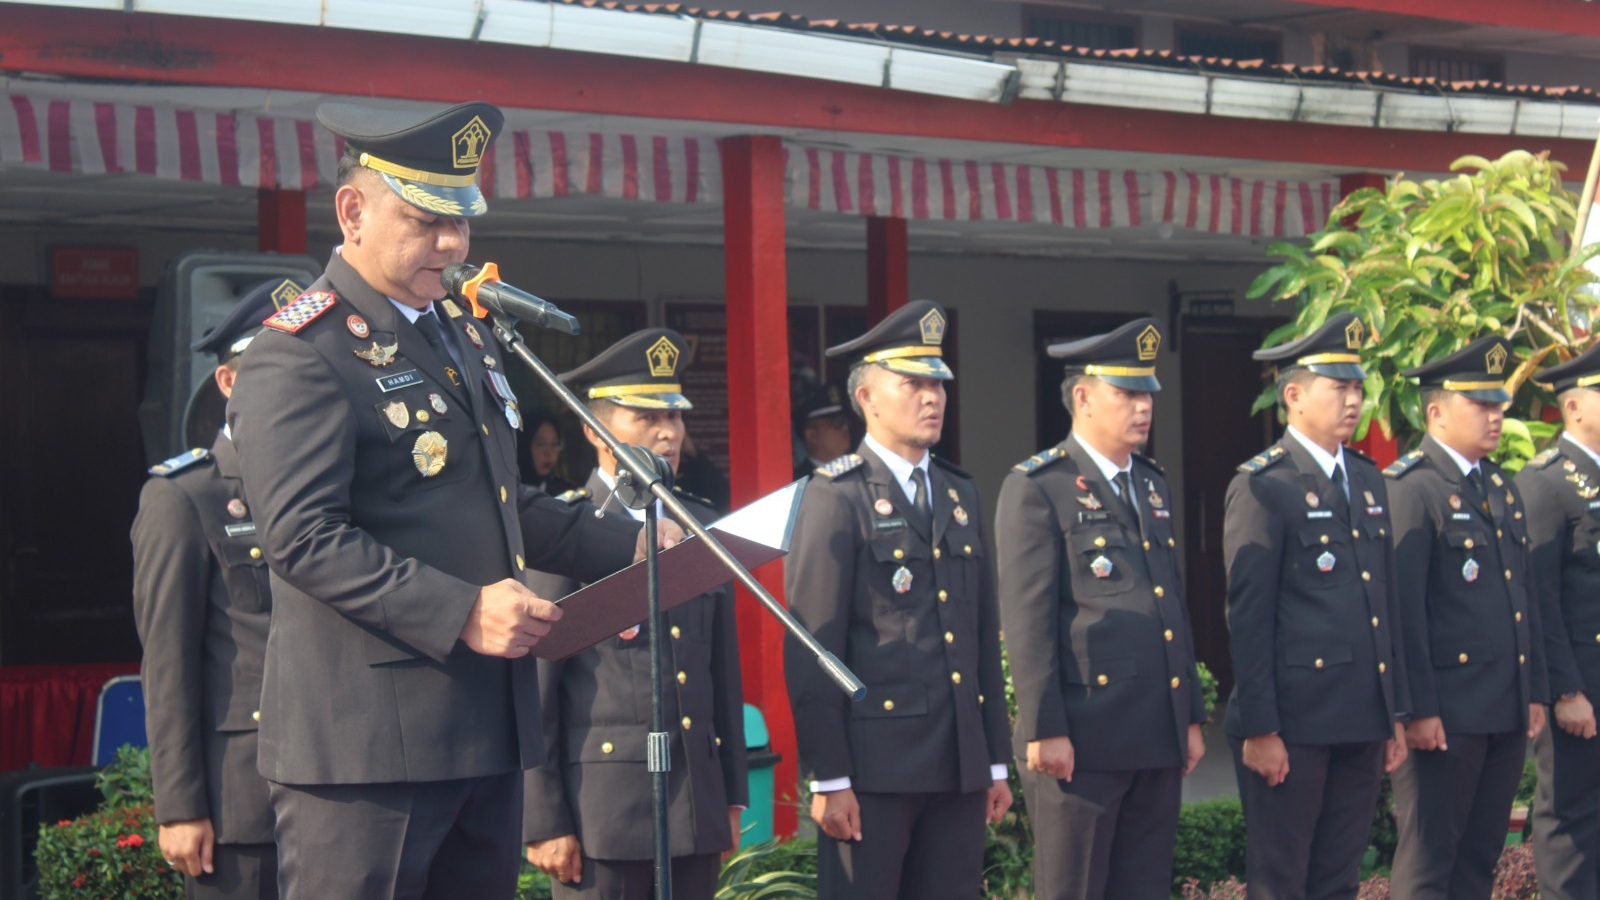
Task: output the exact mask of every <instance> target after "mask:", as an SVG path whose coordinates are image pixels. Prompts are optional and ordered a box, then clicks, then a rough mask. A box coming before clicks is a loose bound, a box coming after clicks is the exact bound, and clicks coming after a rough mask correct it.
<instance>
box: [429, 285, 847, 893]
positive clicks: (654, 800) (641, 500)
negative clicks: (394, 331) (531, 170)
mask: <svg viewBox="0 0 1600 900" xmlns="http://www.w3.org/2000/svg"><path fill="white" fill-rule="evenodd" d="M452 293H453V292H452ZM516 325H517V320H516V319H513V318H511V317H509V316H505V315H501V314H500V313H495V314H494V336H495V339H496V340H498V341H499V342H500V343H501V345H502V346H504V347H505V348H506V349H507V350H509V351H510V352H511V354H512V355H513V356H515V357H516V358H517V359H520V360H522V362H523V363H524V364H525V365H527V367H528V368H530V369H532V370H533V373H534V374H535V375H537V376H538V378H539V381H540V382H542V383H543V384H544V386H545V387H547V388H549V389H550V390H551V391H552V392H554V393H555V395H556V396H557V397H559V398H560V399H561V402H562V403H564V404H565V405H566V406H567V408H568V409H570V410H572V412H573V413H574V414H575V415H577V417H578V419H579V421H581V422H583V424H585V425H587V426H589V428H590V429H592V430H593V431H594V433H595V434H597V435H599V436H600V440H601V442H602V443H604V444H605V445H606V447H607V448H608V449H609V450H610V451H611V452H612V453H613V454H614V455H615V456H616V458H617V475H616V478H617V486H616V490H615V491H614V492H613V496H615V497H616V498H617V500H618V501H619V502H621V503H622V504H623V505H624V506H628V507H630V508H632V509H643V510H644V511H645V512H644V515H645V524H644V530H645V538H644V547H645V573H646V584H647V585H648V591H649V601H650V603H649V609H650V618H649V621H648V622H646V623H645V624H646V626H647V627H648V628H649V629H650V635H649V640H650V728H651V731H650V736H649V739H648V741H647V743H646V748H647V750H646V767H647V768H648V770H649V772H650V779H651V794H652V796H651V809H652V812H653V813H654V819H655V875H656V898H657V900H672V867H671V859H670V857H669V852H670V850H669V843H668V839H667V838H668V835H667V827H668V826H667V772H668V771H669V770H670V769H671V768H672V760H671V746H672V744H671V740H670V738H669V736H668V734H667V730H666V723H665V722H664V721H663V716H664V715H665V713H664V711H663V707H662V695H661V655H662V648H661V628H660V623H661V583H660V571H659V563H658V560H657V557H658V556H659V548H658V547H657V541H656V521H657V509H656V501H660V503H661V505H662V506H664V507H666V509H667V510H668V511H669V512H671V513H672V515H673V516H674V517H676V518H677V520H678V521H679V522H680V523H682V525H683V527H684V528H685V529H687V530H688V531H689V533H691V534H693V535H694V536H695V537H697V538H699V539H700V540H702V541H704V542H705V545H706V547H707V548H708V549H710V551H711V553H712V555H713V556H715V557H716V558H717V560H718V561H720V562H721V563H722V564H723V566H725V567H727V569H728V571H730V572H732V573H733V577H734V578H735V579H737V580H738V582H739V583H740V584H742V585H744V586H745V587H746V588H747V589H749V591H750V592H751V593H752V594H754V595H755V597H756V599H757V600H759V601H761V605H762V606H764V607H766V609H767V611H768V612H769V613H771V614H772V615H773V616H775V617H776V618H777V619H778V621H779V622H781V623H783V626H784V628H785V629H787V630H788V632H789V634H791V635H792V636H794V638H795V639H796V640H798V641H800V643H801V644H802V645H804V646H805V648H806V649H807V650H809V651H810V652H811V654H812V655H813V656H815V657H816V660H817V665H819V666H821V667H822V669H823V671H825V672H827V673H828V676H829V677H830V678H832V679H833V681H834V683H835V684H837V685H838V686H839V689H840V690H842V691H844V692H845V693H846V694H848V695H850V699H851V700H856V701H859V700H861V699H862V698H863V697H865V696H866V695H867V687H866V685H864V684H862V683H861V679H859V678H857V677H856V676H855V673H854V672H851V671H850V669H849V668H848V667H846V666H845V664H844V663H843V662H841V661H840V660H839V658H838V657H837V656H835V655H834V654H833V653H831V652H829V650H828V649H827V648H826V647H824V646H822V644H821V643H819V642H818V641H817V639H816V638H815V637H812V636H811V633H810V632H809V631H806V629H805V626H804V625H801V624H800V622H799V621H798V620H796V619H795V617H794V616H793V615H791V614H790V613H789V610H787V609H785V608H784V606H783V604H781V603H779V602H778V600H777V598H775V597H773V596H772V594H771V593H770V592H769V591H768V590H767V589H766V588H765V587H763V586H762V585H761V582H759V581H757V580H756V579H755V576H754V575H751V574H750V570H749V569H746V568H745V567H744V565H743V564H742V563H740V562H739V560H738V559H737V558H736V557H734V555H733V554H732V553H730V552H728V548H726V547H724V546H722V543H721V542H720V541H718V540H717V539H716V538H715V537H713V536H712V535H711V532H710V531H709V530H708V529H707V528H706V527H705V526H704V525H702V524H700V521H699V520H698V519H696V518H695V517H694V515H693V514H691V513H690V512H689V510H687V509H685V508H684V506H683V504H682V503H680V502H679V501H678V498H677V497H676V496H675V495H674V494H673V493H672V483H671V482H672V467H671V466H670V465H669V464H668V463H667V461H666V460H665V459H662V458H661V457H659V456H656V455H655V454H653V453H649V452H647V451H646V450H645V449H644V448H642V447H633V446H629V445H627V444H624V443H622V442H621V441H619V440H617V437H616V435H614V434H612V433H611V431H610V429H608V428H606V426H605V424H604V423H602V422H601V421H600V420H599V418H597V417H596V416H595V414H594V413H592V412H590V411H589V407H588V405H587V404H585V403H584V402H583V401H582V400H579V399H578V397H577V395H576V394H574V393H572V390H571V389H570V388H568V387H567V386H566V385H565V384H562V383H561V380H560V379H559V378H557V377H556V376H555V373H554V372H552V371H550V368H549V367H548V366H546V365H545V364H544V363H543V362H542V361H541V360H540V359H539V357H537V356H535V355H534V353H533V351H532V350H529V349H528V345H527V344H526V343H525V342H524V341H523V340H522V335H520V334H518V333H517V328H516Z"/></svg>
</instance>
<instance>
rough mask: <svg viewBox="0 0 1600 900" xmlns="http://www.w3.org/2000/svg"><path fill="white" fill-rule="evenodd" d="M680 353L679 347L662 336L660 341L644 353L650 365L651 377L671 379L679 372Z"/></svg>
mask: <svg viewBox="0 0 1600 900" xmlns="http://www.w3.org/2000/svg"><path fill="white" fill-rule="evenodd" d="M679 355H680V354H679V352H678V348H677V345H675V344H673V343H672V341H670V340H668V339H667V336H666V335H662V336H661V338H660V339H659V340H657V341H656V342H655V343H654V344H651V345H650V349H649V350H646V351H645V352H644V358H645V362H647V363H649V365H650V377H652V378H671V377H672V375H673V373H674V372H677V371H678V357H679Z"/></svg>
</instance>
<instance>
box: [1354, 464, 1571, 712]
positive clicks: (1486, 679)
mask: <svg viewBox="0 0 1600 900" xmlns="http://www.w3.org/2000/svg"><path fill="white" fill-rule="evenodd" d="M1478 465H1479V466H1480V468H1481V469H1482V471H1483V478H1484V485H1485V487H1486V488H1487V493H1488V496H1487V497H1482V496H1479V495H1478V493H1477V492H1476V491H1475V490H1474V489H1473V488H1472V486H1471V484H1470V483H1469V482H1468V481H1467V479H1466V478H1464V477H1463V476H1462V474H1461V468H1460V467H1459V466H1457V465H1456V462H1455V460H1454V459H1452V458H1451V457H1450V454H1449V452H1448V451H1446V450H1445V449H1444V447H1443V446H1441V445H1440V444H1439V443H1438V442H1437V441H1435V440H1434V439H1433V438H1432V437H1426V438H1423V440H1422V445H1421V446H1420V447H1419V448H1418V449H1416V450H1413V451H1411V452H1410V453H1408V454H1406V455H1405V456H1403V457H1401V458H1400V459H1399V460H1397V461H1396V462H1395V463H1394V464H1393V465H1391V466H1389V468H1387V469H1385V470H1384V474H1386V475H1388V476H1389V478H1390V479H1391V484H1390V488H1389V497H1390V502H1392V503H1393V504H1394V537H1395V542H1394V547H1395V557H1396V569H1397V571H1398V572H1399V579H1398V580H1399V586H1400V602H1401V607H1402V615H1403V616H1404V622H1403V625H1402V634H1403V635H1404V638H1405V648H1406V663H1407V669H1408V672H1409V674H1410V677H1411V714H1412V716H1413V717H1415V718H1429V717H1432V716H1441V717H1443V719H1444V729H1445V733H1446V734H1450V733H1451V732H1460V733H1463V734H1493V733H1497V732H1503V731H1515V730H1518V729H1519V728H1526V727H1527V725H1528V721H1527V720H1528V704H1530V703H1545V702H1548V700H1549V688H1548V686H1547V684H1546V680H1545V669H1544V655H1543V648H1542V647H1541V646H1540V640H1541V638H1540V635H1541V632H1540V630H1539V607H1538V604H1537V602H1536V598H1535V596H1534V593H1533V592H1534V588H1533V585H1532V584H1530V582H1529V578H1530V574H1531V573H1530V569H1529V566H1528V520H1527V517H1526V516H1525V515H1524V514H1523V507H1522V500H1521V497H1520V496H1519V492H1518V491H1517V487H1516V485H1515V484H1513V483H1512V481H1511V479H1510V478H1509V477H1508V476H1507V475H1506V474H1505V472H1504V471H1503V470H1501V469H1500V467H1499V466H1497V465H1495V464H1494V463H1492V462H1490V461H1489V460H1488V459H1487V458H1485V459H1484V460H1482V461H1481V462H1479V464H1478ZM1485 502H1487V503H1488V505H1489V511H1488V512H1485V511H1484V509H1483V504H1484V503H1485Z"/></svg>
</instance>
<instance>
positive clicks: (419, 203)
mask: <svg viewBox="0 0 1600 900" xmlns="http://www.w3.org/2000/svg"><path fill="white" fill-rule="evenodd" d="M317 116H318V118H319V119H320V120H321V121H322V123H323V124H324V125H326V126H327V127H328V128H329V130H331V131H333V132H334V133H335V134H337V135H341V136H343V137H344V138H345V141H346V148H347V149H346V153H345V156H344V158H343V159H342V160H340V163H339V187H338V189H337V191H336V192H335V194H334V208H335V212H336V213H337V216H338V221H339V226H340V229H341V231H342V232H343V235H344V244H343V246H342V248H340V249H339V250H336V251H335V253H334V254H333V256H332V258H331V259H330V260H329V263H328V267H327V271H326V273H325V274H324V276H323V277H322V278H321V279H319V280H318V281H317V282H316V283H315V284H313V285H312V289H311V290H310V291H309V292H308V293H306V294H305V295H303V296H302V297H301V298H300V299H299V300H297V301H295V302H294V303H293V304H291V305H290V306H288V307H285V308H284V309H283V310H282V311H280V312H279V313H278V314H277V315H275V316H273V317H272V318H271V319H269V320H268V322H267V324H268V326H269V327H268V328H267V329H266V330H265V331H263V332H262V334H261V335H260V336H259V337H257V338H256V343H255V344H254V345H252V347H251V352H250V354H249V356H248V357H247V358H246V361H245V365H244V370H243V372H242V373H241V380H240V383H241V386H242V387H241V389H240V390H239V391H237V392H236V393H235V394H234V397H233V401H232V403H231V404H230V405H229V412H228V418H229V422H230V423H231V424H232V426H233V431H234V435H235V437H236V438H237V441H238V446H239V455H240V467H241V469H242V471H243V472H244V478H245V485H246V487H247V488H248V489H249V491H250V496H251V499H252V501H253V502H254V504H255V506H256V521H257V523H258V525H259V532H260V537H261V547H262V549H263V551H264V552H265V554H266V559H267V564H268V566H270V567H271V569H272V593H273V600H274V608H273V617H272V629H271V633H270V636H269V637H268V640H267V658H266V675H265V684H264V687H263V691H262V705H261V745H260V767H261V772H262V774H263V775H265V776H266V777H267V778H268V780H270V781H271V782H273V785H272V787H271V795H272V805H273V810H274V812H275V813H276V814H277V840H278V853H279V882H280V885H281V887H282V891H283V896H284V897H285V898H286V900H313V898H314V900H325V898H334V897H337V898H341V900H347V898H366V897H374V898H376V897H385V898H387V897H393V896H402V897H505V896H510V895H511V893H512V891H513V890H514V889H515V884H516V877H517V871H518V868H519V865H520V861H521V853H520V848H521V842H520V841H519V840H518V830H519V829H518V824H519V821H520V817H521V812H522V778H521V772H520V770H521V769H523V768H526V767H530V766H533V765H537V764H538V763H539V762H540V760H541V758H542V756H543V741H542V739H541V738H540V735H539V712H538V693H537V691H538V689H537V685H536V673H535V668H534V662H533V660H532V659H531V658H528V656H527V654H528V652H529V648H530V647H532V646H533V644H534V643H535V642H537V641H538V639H539V638H540V637H541V636H542V635H544V634H546V633H547V632H548V631H549V629H550V626H551V622H552V621H554V620H556V619H558V618H559V617H560V611H559V609H557V608H556V607H555V606H554V605H553V604H551V603H549V602H548V601H546V600H544V599H541V598H539V597H538V596H536V595H535V594H534V593H533V592H532V591H530V590H529V589H528V588H527V587H526V584H525V581H524V579H526V578H527V577H528V573H527V572H526V571H525V569H526V567H527V566H528V565H529V564H532V565H535V566H539V567H542V568H545V569H548V570H552V571H557V572H561V573H563V574H568V575H572V576H574V577H578V578H582V579H585V580H592V579H596V578H599V577H602V576H604V575H606V574H608V573H610V572H611V571H614V570H616V569H618V568H620V567H622V566H624V565H626V564H627V563H628V561H629V559H630V557H631V556H632V555H633V553H632V551H634V550H635V548H636V545H637V544H638V543H639V541H638V540H637V538H641V537H642V535H640V534H639V531H640V529H639V527H638V524H637V523H635V522H632V521H631V520H623V519H621V518H620V517H616V516H612V517H609V518H606V519H603V520H600V519H596V518H595V517H594V516H593V515H591V514H590V513H589V511H587V510H586V509H584V508H583V507H577V506H568V505H567V504H564V503H561V502H559V501H557V500H556V499H555V498H553V497H549V496H548V495H545V494H543V493H540V492H538V491H535V490H533V489H531V488H525V487H522V486H520V485H519V484H518V482H517V460H516V441H515V439H514V435H515V431H516V429H517V428H518V426H519V425H520V424H521V414H520V412H519V410H518V406H517V402H516V398H515V397H514V396H513V394H512V393H511V389H510V386H509V384H508V383H507V381H506V379H505V375H504V372H503V367H504V361H503V359H502V357H501V355H500V353H499V351H498V349H497V348H496V347H494V346H493V345H492V343H491V342H486V341H485V339H484V335H485V331H486V329H485V328H483V327H482V326H480V325H478V324H476V323H474V322H473V321H472V320H471V319H470V318H466V317H463V315H462V310H461V309H459V308H458V307H457V306H456V305H455V304H454V303H451V302H449V301H444V302H437V301H438V300H439V298H440V297H442V296H443V293H444V292H443V289H442V288H441V286H440V283H439V277H440V270H441V269H442V268H443V267H444V266H445V265H447V264H449V263H452V262H460V261H462V260H463V259H465V257H466V254H467V244H468V233H469V228H468V224H467V222H468V217H470V216H474V215H477V214H479V213H482V212H483V211H484V209H485V207H486V204H485V202H484V199H483V195H482V194H481V193H480V192H479V191H478V187H477V184H476V168H477V165H478V160H479V159H480V158H481V156H482V155H483V153H484V152H485V150H486V149H487V147H488V146H489V144H490V142H491V141H492V140H493V138H494V134H495V132H496V131H497V130H498V129H499V127H500V124H501V116H500V112H499V110H497V109H495V108H494V107H493V106H490V105H488V104H486V103H467V104H462V105H460V106H455V107H451V108H448V109H445V110H442V111H436V112H422V113H416V112H395V111H387V110H385V111H380V110H373V109H367V108H363V107H356V106H348V105H324V106H323V107H321V108H319V109H318V111H317ZM670 530H671V531H672V532H676V534H679V535H681V532H679V531H678V530H677V529H676V526H673V527H672V529H670ZM673 536H674V535H671V534H669V540H668V541H667V543H671V542H672V541H671V538H672V537H673Z"/></svg>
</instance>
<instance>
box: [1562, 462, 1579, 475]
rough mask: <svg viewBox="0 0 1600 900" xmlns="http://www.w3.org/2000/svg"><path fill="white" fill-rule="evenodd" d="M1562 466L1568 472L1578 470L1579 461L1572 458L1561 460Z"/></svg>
mask: <svg viewBox="0 0 1600 900" xmlns="http://www.w3.org/2000/svg"><path fill="white" fill-rule="evenodd" d="M1561 468H1562V469H1563V470H1565V471H1568V472H1576V471H1578V465H1577V463H1574V462H1573V461H1572V460H1570V459H1563V460H1562V461H1561Z"/></svg>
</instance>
